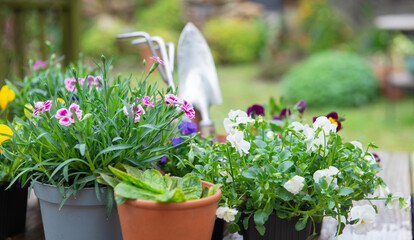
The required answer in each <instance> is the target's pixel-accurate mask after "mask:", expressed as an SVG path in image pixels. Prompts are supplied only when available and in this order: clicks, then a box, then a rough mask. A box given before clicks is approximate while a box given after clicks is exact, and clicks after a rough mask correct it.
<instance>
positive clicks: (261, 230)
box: [256, 224, 266, 236]
mask: <svg viewBox="0 0 414 240" xmlns="http://www.w3.org/2000/svg"><path fill="white" fill-rule="evenodd" d="M256 230H257V231H258V232H259V234H260V235H262V236H263V235H264V234H265V232H266V228H265V226H263V225H257V224H256Z"/></svg>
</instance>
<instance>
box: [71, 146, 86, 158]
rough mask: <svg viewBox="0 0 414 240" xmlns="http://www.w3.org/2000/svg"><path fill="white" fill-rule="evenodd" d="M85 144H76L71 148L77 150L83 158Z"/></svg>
mask: <svg viewBox="0 0 414 240" xmlns="http://www.w3.org/2000/svg"><path fill="white" fill-rule="evenodd" d="M85 146H86V145H85V144H84V143H83V144H76V145H75V146H74V147H73V148H77V149H79V152H80V154H81V155H82V156H85Z"/></svg>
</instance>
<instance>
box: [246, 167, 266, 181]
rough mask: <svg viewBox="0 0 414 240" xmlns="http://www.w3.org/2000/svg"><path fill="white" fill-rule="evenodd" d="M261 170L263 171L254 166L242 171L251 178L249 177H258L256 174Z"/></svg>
mask: <svg viewBox="0 0 414 240" xmlns="http://www.w3.org/2000/svg"><path fill="white" fill-rule="evenodd" d="M259 171H262V170H261V169H260V168H258V167H257V166H253V167H251V168H249V169H247V170H245V171H243V172H242V175H243V177H245V178H249V179H256V175H257V174H258V173H259Z"/></svg>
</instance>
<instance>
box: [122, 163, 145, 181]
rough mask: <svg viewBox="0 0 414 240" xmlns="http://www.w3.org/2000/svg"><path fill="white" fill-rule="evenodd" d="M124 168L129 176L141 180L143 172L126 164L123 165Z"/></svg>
mask: <svg viewBox="0 0 414 240" xmlns="http://www.w3.org/2000/svg"><path fill="white" fill-rule="evenodd" d="M122 167H123V168H124V169H125V170H126V172H127V173H128V174H129V175H131V176H133V177H135V178H141V177H142V171H141V170H139V169H138V168H136V167H131V166H129V165H126V164H122Z"/></svg>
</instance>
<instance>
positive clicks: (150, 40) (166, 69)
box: [117, 31, 175, 90]
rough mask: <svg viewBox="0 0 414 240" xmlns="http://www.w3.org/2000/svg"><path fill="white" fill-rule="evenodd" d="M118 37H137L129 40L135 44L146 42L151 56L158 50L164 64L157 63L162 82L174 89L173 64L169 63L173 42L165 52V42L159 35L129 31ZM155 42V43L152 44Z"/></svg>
mask: <svg viewBox="0 0 414 240" xmlns="http://www.w3.org/2000/svg"><path fill="white" fill-rule="evenodd" d="M117 38H118V39H126V38H137V39H135V40H133V41H132V42H131V44H133V45H136V44H142V43H147V44H148V46H149V48H150V51H151V53H152V55H153V56H155V57H158V53H157V50H159V51H160V55H161V59H162V60H163V61H164V63H165V64H164V65H161V64H160V65H159V67H158V69H159V71H160V74H161V77H162V79H163V80H164V82H166V83H167V84H168V86H170V87H172V88H173V89H174V90H175V84H174V79H173V75H172V71H173V70H172V69H173V66H172V65H171V64H174V61H173V59H174V54H172V55H171V49H172V51H174V46H173V45H174V44H173V43H168V46H169V50H170V51H169V52H168V53H169V54H168V53H167V50H166V44H165V42H164V39H162V38H161V37H158V36H152V37H151V36H150V35H149V34H148V33H146V32H142V31H139V32H131V33H123V34H119V35H118V36H117ZM154 43H155V44H157V45H154ZM171 59H172V63H171Z"/></svg>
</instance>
